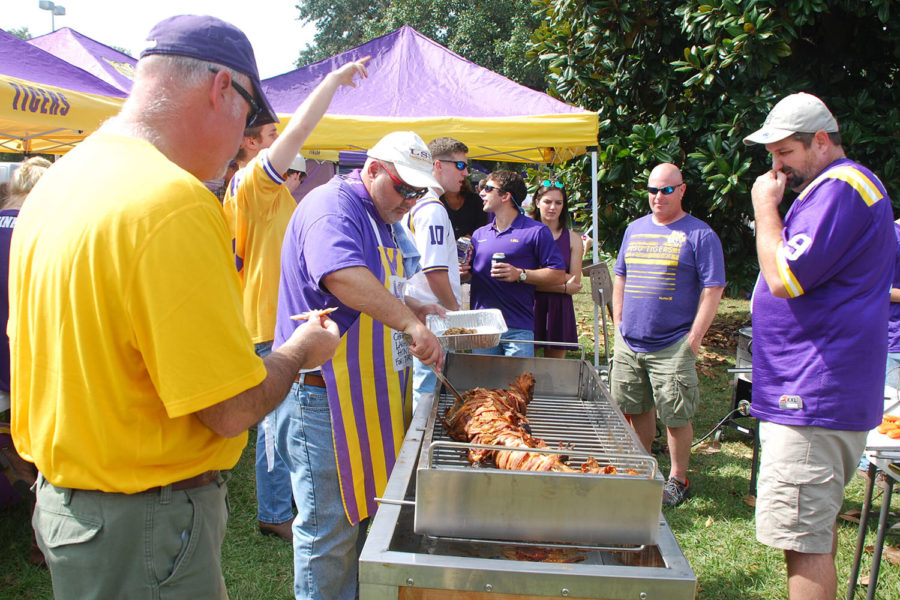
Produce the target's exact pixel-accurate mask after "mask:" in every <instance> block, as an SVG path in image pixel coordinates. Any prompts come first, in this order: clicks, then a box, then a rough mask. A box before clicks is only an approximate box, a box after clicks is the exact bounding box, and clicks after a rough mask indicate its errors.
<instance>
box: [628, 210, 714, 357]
mask: <svg viewBox="0 0 900 600" xmlns="http://www.w3.org/2000/svg"><path fill="white" fill-rule="evenodd" d="M614 271H615V274H616V275H621V276H623V277H625V298H624V301H623V303H622V322H621V323H620V324H619V332H620V333H621V334H622V338H623V339H624V340H625V343H626V344H628V347H629V348H631V350H633V351H634V352H655V351H657V350H662V349H663V348H667V347H669V346H671V345H672V344H674V343H675V342H677V341H678V340H680V339H681V338H682V337H684V336H685V335H687V333H688V332H689V331H690V330H691V325H692V324H693V323H694V318H695V317H696V316H697V306H698V305H699V303H700V294H701V293H702V292H703V288H707V287H720V286H724V285H725V258H724V256H723V254H722V243H721V242H720V241H719V236H717V235H716V233H715V232H714V231H713V230H712V229H711V228H710V226H709V225H707V224H706V223H704V222H703V221H701V220H700V219H697V218H696V217H692V216H691V215H685V216H683V217H682V218H680V219H678V220H677V221H675V222H674V223H669V224H668V225H657V224H656V223H654V222H653V215H647V216H645V217H641V218H640V219H637V220H636V221H634V222H633V223H631V225H629V226H628V228H627V229H626V230H625V237H624V239H623V240H622V247H621V248H620V249H619V256H618V258H617V259H616V266H615V269H614Z"/></svg>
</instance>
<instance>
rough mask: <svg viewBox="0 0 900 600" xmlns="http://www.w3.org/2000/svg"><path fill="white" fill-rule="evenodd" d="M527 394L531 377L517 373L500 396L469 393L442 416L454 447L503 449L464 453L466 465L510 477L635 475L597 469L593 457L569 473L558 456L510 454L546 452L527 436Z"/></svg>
mask: <svg viewBox="0 0 900 600" xmlns="http://www.w3.org/2000/svg"><path fill="white" fill-rule="evenodd" d="M533 394H534V376H533V375H532V374H531V373H522V374H521V375H519V376H518V377H517V378H516V380H515V381H513V382H512V383H511V384H510V386H509V388H508V389H505V390H486V389H484V388H474V389H471V390H469V391H467V392H466V393H464V394H463V395H462V397H463V402H462V403H460V402H459V401H458V400H457V401H456V402H454V403H453V405H452V406H450V407H449V408H448V409H447V410H446V412H445V413H444V418H443V423H444V427H446V429H447V433H448V434H449V435H450V437H451V438H453V439H454V440H456V441H459V442H469V443H472V444H482V445H486V446H500V447H502V448H503V449H502V450H501V449H498V450H483V449H472V450H469V462H471V463H482V462H485V461H487V460H491V459H492V460H493V461H494V464H495V465H497V467H498V468H500V469H508V470H511V471H556V472H562V473H578V472H581V473H597V474H607V475H610V474H612V475H615V474H627V475H637V474H638V473H637V471H635V470H634V469H627V470H625V472H624V473H622V472H620V471H619V470H617V469H616V467H614V466H612V465H608V466H603V467H601V466H600V464H599V463H598V462H597V459H595V458H593V457H592V458H588V459H587V460H586V461H585V462H584V464H583V465H582V467H581V468H580V469H573V468H572V467H570V466H568V465H567V464H566V460H567V459H568V457H566V456H564V455H561V454H547V453H543V452H528V451H523V450H512V449H515V448H521V449H528V448H533V449H544V448H546V449H549V446H548V445H547V443H546V442H545V441H544V440H543V439H541V438H538V437H535V436H533V435H531V433H530V431H531V427H530V424H529V422H528V418H527V417H526V416H525V412H526V409H527V407H528V403H529V402H531V399H532V397H533Z"/></svg>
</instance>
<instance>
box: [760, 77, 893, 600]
mask: <svg viewBox="0 0 900 600" xmlns="http://www.w3.org/2000/svg"><path fill="white" fill-rule="evenodd" d="M744 143H745V144H747V145H752V144H765V147H766V150H768V151H769V154H770V155H771V157H772V169H771V170H770V171H768V172H766V173H763V174H762V175H760V176H759V178H757V180H756V183H754V185H753V190H752V192H751V195H752V198H753V210H754V214H755V217H756V248H757V252H758V254H759V265H760V277H759V279H758V281H757V284H756V289H755V290H754V292H753V305H752V314H753V402H752V406H751V413H752V415H753V416H754V417H756V418H757V419H759V420H760V430H759V437H760V441H761V443H762V459H761V464H760V477H759V486H758V494H757V503H756V538H757V539H758V540H759V541H760V542H762V543H763V544H766V545H768V546H772V547H774V548H780V549H782V550H784V554H785V560H786V562H787V573H788V592H789V596H790V598H791V599H792V600H797V599H798V598H834V597H835V593H836V588H837V580H836V573H835V567H834V554H833V552H834V551H835V547H836V546H835V544H836V537H835V519H836V517H837V513H838V511H839V510H840V507H841V502H842V500H843V495H844V486H845V485H846V484H847V483H848V482H849V480H850V478H851V477H852V475H853V473H854V472H855V470H856V464H857V462H858V461H859V457H860V455H861V454H862V451H863V448H864V447H865V441H866V435H867V432H868V431H869V430H870V429H872V428H873V427H875V426H876V425H878V423H880V422H881V409H882V402H883V392H884V390H883V385H884V373H885V361H886V356H887V322H888V304H889V290H890V289H891V279H892V276H893V270H894V259H893V257H894V253H895V247H896V242H895V241H894V232H893V224H892V222H891V221H892V209H891V200H890V198H888V196H887V192H886V191H885V189H884V186H883V185H882V183H881V182H880V181H879V180H878V178H877V177H876V176H875V175H874V174H873V173H872V171H870V170H869V169H867V168H866V167H864V166H862V165H860V164H858V163H855V162H853V161H851V160H850V159H848V158H846V156H845V155H844V149H843V148H842V146H841V138H840V134H839V133H838V124H837V121H836V120H835V118H834V117H833V116H832V114H831V113H830V112H829V110H828V108H827V107H826V106H825V103H824V102H822V101H821V100H820V99H818V98H816V97H815V96H812V95H810V94H806V93H798V94H792V95H790V96H787V97H786V98H784V99H783V100H781V101H780V102H779V103H778V104H776V105H775V107H774V108H773V109H772V111H771V112H770V113H769V115H768V117H767V118H766V121H765V123H764V124H763V126H762V128H761V129H760V130H758V131H756V132H754V133H752V134H750V135H748V136H747V137H745V138H744ZM785 188H791V189H792V190H794V191H795V192H798V193H799V196H798V197H797V199H796V200H795V201H794V203H793V205H792V206H791V208H790V210H788V211H787V214H786V215H785V218H784V221H782V219H781V216H780V214H779V212H778V205H779V203H780V202H781V199H782V197H783V196H784V192H785Z"/></svg>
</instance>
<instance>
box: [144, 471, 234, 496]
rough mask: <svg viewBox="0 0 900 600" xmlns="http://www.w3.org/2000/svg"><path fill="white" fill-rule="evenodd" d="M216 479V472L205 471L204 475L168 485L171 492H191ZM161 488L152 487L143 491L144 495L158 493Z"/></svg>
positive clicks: (217, 474)
mask: <svg viewBox="0 0 900 600" xmlns="http://www.w3.org/2000/svg"><path fill="white" fill-rule="evenodd" d="M218 477H219V472H218V471H206V472H205V473H200V474H199V475H194V476H193V477H188V478H187V479H182V480H181V481H175V482H173V483H172V484H170V485H171V486H172V489H173V490H192V489H194V488H198V487H203V486H204V485H208V484H210V483H212V482H213V481H215V480H216V479H218ZM163 487H165V486H158V487H152V488H150V489H148V490H144V493H146V492H158V491H159V490H161V489H162V488H163Z"/></svg>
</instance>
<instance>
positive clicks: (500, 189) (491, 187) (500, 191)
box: [482, 183, 504, 194]
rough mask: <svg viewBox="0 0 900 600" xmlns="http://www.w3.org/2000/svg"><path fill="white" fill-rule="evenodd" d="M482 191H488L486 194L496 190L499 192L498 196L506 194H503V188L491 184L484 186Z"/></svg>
mask: <svg viewBox="0 0 900 600" xmlns="http://www.w3.org/2000/svg"><path fill="white" fill-rule="evenodd" d="M482 189H483V190H484V191H486V192H493V191H494V190H497V193H498V194H502V193H504V192H503V188H501V187H498V186H496V185H491V184H489V183H486V184H484V185H483V186H482Z"/></svg>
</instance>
